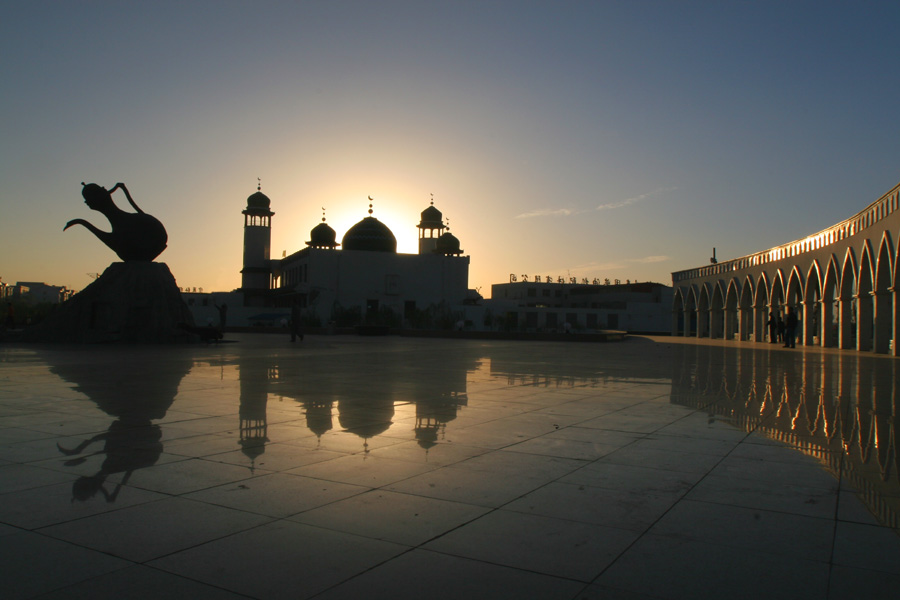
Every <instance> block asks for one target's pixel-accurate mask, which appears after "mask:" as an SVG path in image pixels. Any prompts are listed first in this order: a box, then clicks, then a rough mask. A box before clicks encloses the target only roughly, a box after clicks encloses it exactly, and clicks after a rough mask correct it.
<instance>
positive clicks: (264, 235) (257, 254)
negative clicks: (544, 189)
mask: <svg viewBox="0 0 900 600" xmlns="http://www.w3.org/2000/svg"><path fill="white" fill-rule="evenodd" d="M372 212H373V210H372V205H371V204H370V205H369V216H367V217H365V218H363V219H362V220H361V221H359V222H358V223H356V224H355V225H354V226H353V227H351V228H350V229H349V230H347V232H346V233H345V234H344V236H343V238H341V240H340V241H338V239H337V234H336V232H335V231H334V230H333V229H332V228H331V227H330V226H329V225H328V224H327V223H326V222H325V217H324V216H323V218H322V222H321V223H319V224H318V225H316V226H315V227H314V228H313V229H312V230H311V231H310V234H309V241H308V242H306V246H307V247H306V248H303V249H301V250H298V251H296V252H294V253H292V254H289V255H287V256H284V257H282V258H275V259H273V258H271V256H270V252H271V233H272V222H273V216H274V214H275V213H274V212H273V211H272V206H271V201H270V200H269V198H268V197H267V196H266V195H265V194H263V193H262V192H261V191H260V190H257V192H256V193H254V194H252V195H251V196H250V197H249V198H247V207H246V208H245V209H244V211H243V215H244V249H243V265H242V269H241V287H240V288H239V289H238V290H236V291H235V292H233V293H229V294H214V295H213V296H212V298H211V301H212V303H219V304H220V305H221V303H224V302H228V316H229V318H228V321H229V322H228V324H229V325H234V326H240V325H253V324H260V325H276V326H277V325H279V323H281V322H282V321H281V320H282V319H284V318H285V315H286V314H288V313H289V312H290V307H291V306H293V305H294V304H295V303H297V304H299V305H300V307H301V308H302V309H303V313H304V315H305V318H306V320H307V322H308V323H309V324H313V325H314V324H321V325H323V326H324V325H327V324H329V323H338V324H339V325H354V324H377V325H388V326H403V325H410V324H411V321H417V320H421V319H422V318H424V317H423V315H426V314H427V315H431V316H434V315H435V314H438V313H441V312H443V313H448V314H449V313H453V312H454V311H455V312H457V313H461V312H462V307H463V306H464V305H466V304H469V305H471V304H472V303H473V301H474V299H476V298H479V296H478V295H477V293H475V292H474V290H469V289H468V280H469V257H468V256H465V255H463V251H462V250H461V249H460V242H459V240H458V239H457V238H456V237H455V236H453V235H452V234H451V233H450V232H449V231H447V226H446V225H445V224H444V220H443V215H442V213H441V212H440V211H439V210H438V209H437V208H435V207H434V205H433V202H432V205H430V206H428V207H427V208H426V209H425V210H424V211H422V213H421V218H420V221H419V224H418V225H417V226H416V227H417V228H418V230H419V244H418V253H417V254H404V253H399V252H397V240H396V238H395V237H394V234H393V232H392V231H391V230H390V228H388V227H387V225H385V224H384V223H382V222H381V221H379V220H378V219H377V218H376V217H374V216H372ZM196 300H199V299H196ZM210 310H212V307H210ZM197 312H198V311H196V310H195V314H197ZM201 312H202V311H201ZM210 314H213V313H210ZM207 320H208V319H207ZM201 322H202V321H201Z"/></svg>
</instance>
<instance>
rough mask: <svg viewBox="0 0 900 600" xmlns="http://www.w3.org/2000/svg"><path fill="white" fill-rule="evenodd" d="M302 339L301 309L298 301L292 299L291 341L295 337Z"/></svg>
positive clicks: (293, 340) (294, 339)
mask: <svg viewBox="0 0 900 600" xmlns="http://www.w3.org/2000/svg"><path fill="white" fill-rule="evenodd" d="M298 336H299V337H300V341H301V342H302V341H303V311H301V310H300V302H298V301H297V300H294V304H293V305H291V341H292V342H295V341H297V337H298Z"/></svg>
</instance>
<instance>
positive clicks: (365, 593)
mask: <svg viewBox="0 0 900 600" xmlns="http://www.w3.org/2000/svg"><path fill="white" fill-rule="evenodd" d="M583 585H584V584H582V583H579V582H575V581H570V580H567V579H560V578H557V577H551V576H548V575H541V574H538V573H533V572H530V571H522V570H519V569H512V568H509V567H503V566H499V565H493V564H489V563H485V562H481V561H474V560H468V559H465V558H459V557H455V556H447V555H444V554H439V553H436V552H428V551H426V550H413V551H411V552H408V553H406V554H404V555H402V556H399V557H397V558H395V559H393V560H391V561H389V562H386V563H384V564H382V565H379V566H378V567H376V568H374V569H372V570H370V571H366V572H365V573H363V574H361V575H360V576H359V577H355V578H353V579H351V580H349V581H347V582H345V583H343V584H342V585H339V586H337V587H335V588H332V589H330V590H328V591H327V592H325V593H324V594H322V595H321V596H317V597H316V600H357V599H359V598H372V597H373V593H376V594H377V593H379V591H382V590H384V591H385V594H384V595H385V596H388V597H391V598H428V599H429V600H459V599H460V598H491V599H494V598H496V599H497V600H506V599H509V600H513V599H516V598H541V599H542V600H570V599H571V598H574V597H575V594H577V593H578V591H579V590H580V589H581V588H582V587H583Z"/></svg>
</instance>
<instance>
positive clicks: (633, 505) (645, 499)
mask: <svg viewBox="0 0 900 600" xmlns="http://www.w3.org/2000/svg"><path fill="white" fill-rule="evenodd" d="M680 496H681V492H676V493H671V492H670V493H647V492H631V491H627V490H615V489H605V488H600V487H594V486H589V485H576V484H571V483H558V482H557V483H549V484H547V485H545V486H543V487H541V488H540V489H537V490H535V491H533V492H531V493H529V494H526V495H524V496H522V497H521V498H519V499H517V500H515V501H514V502H510V503H509V504H507V505H505V506H504V508H505V509H507V510H511V511H516V512H523V513H528V514H535V515H543V516H547V517H556V518H560V519H572V520H575V521H582V522H585V523H592V524H594V525H603V526H606V527H618V528H621V529H627V530H629V531H637V532H642V531H644V530H646V529H647V528H648V527H650V525H652V524H653V523H654V522H656V520H657V519H659V517H660V516H662V515H663V514H664V513H665V512H666V511H667V510H669V508H670V507H671V506H672V505H673V504H674V503H675V502H676V501H677V500H678V498H679V497H680Z"/></svg>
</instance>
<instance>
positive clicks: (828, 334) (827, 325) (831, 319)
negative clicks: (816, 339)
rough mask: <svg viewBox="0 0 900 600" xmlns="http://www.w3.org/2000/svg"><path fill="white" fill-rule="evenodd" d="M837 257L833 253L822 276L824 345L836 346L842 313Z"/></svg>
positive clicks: (828, 346)
mask: <svg viewBox="0 0 900 600" xmlns="http://www.w3.org/2000/svg"><path fill="white" fill-rule="evenodd" d="M840 287H841V286H840V280H839V279H838V266H837V258H836V257H835V256H834V255H833V254H832V255H831V256H830V257H829V259H828V265H827V266H826V267H825V274H824V276H823V277H822V337H821V341H822V345H823V346H825V347H826V348H834V347H836V346H837V345H838V322H837V317H838V315H840V306H839V304H840V303H839V297H840V295H839V292H840Z"/></svg>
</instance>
